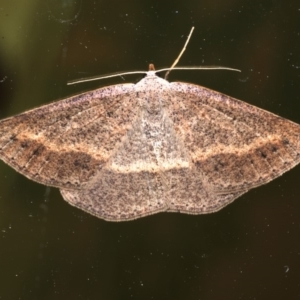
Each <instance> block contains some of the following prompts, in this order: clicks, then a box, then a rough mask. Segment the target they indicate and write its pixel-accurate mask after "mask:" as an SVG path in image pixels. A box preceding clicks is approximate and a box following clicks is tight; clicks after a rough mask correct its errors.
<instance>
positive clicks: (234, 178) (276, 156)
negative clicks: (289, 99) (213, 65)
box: [170, 82, 300, 194]
mask: <svg viewBox="0 0 300 300" xmlns="http://www.w3.org/2000/svg"><path fill="white" fill-rule="evenodd" d="M170 88H171V90H172V93H173V95H175V96H176V100H175V102H174V104H172V105H173V106H176V109H173V112H172V115H174V117H173V122H174V126H175V128H176V130H177V132H178V134H180V135H181V136H182V138H183V140H184V145H185V147H187V149H188V151H189V153H190V156H191V159H192V161H193V164H194V166H195V167H196V168H197V169H198V170H199V171H200V172H201V173H202V174H203V178H205V180H206V181H207V182H208V183H209V185H211V188H212V190H213V191H215V192H216V193H220V194H226V193H231V192H239V191H246V190H249V189H251V188H253V187H256V186H259V185H261V184H264V183H267V182H269V181H271V180H272V179H274V178H276V177H278V176H280V175H281V174H282V173H284V172H286V171H287V170H289V169H291V168H292V167H294V166H295V165H297V164H298V163H299V162H300V142H299V141H300V125H298V124H296V123H293V122H291V121H289V120H286V119H284V118H281V117H279V116H276V115H274V114H272V113H270V112H267V111H265V110H262V109H260V108H257V107H254V106H252V105H250V104H247V103H245V102H242V101H240V100H237V99H234V98H232V97H229V96H226V95H224V94H221V93H219V92H216V91H213V90H210V89H207V88H204V87H201V86H197V85H193V84H187V83H180V82H174V83H170ZM178 108H179V109H180V111H177V112H175V113H174V111H176V110H177V109H178Z"/></svg>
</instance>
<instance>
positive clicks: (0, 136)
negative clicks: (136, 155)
mask: <svg viewBox="0 0 300 300" xmlns="http://www.w3.org/2000/svg"><path fill="white" fill-rule="evenodd" d="M133 86H134V85H133V84H120V85H117V86H109V87H105V88H100V89H97V90H94V91H91V92H88V93H83V94H81V95H77V96H74V97H70V98H67V99H64V100H61V101H58V102H54V103H52V104H49V105H45V106H42V107H40V108H36V109H33V110H30V111H28V112H25V113H22V114H20V115H17V116H14V117H11V118H7V119H4V120H1V121H0V158H1V159H2V160H3V161H5V162H6V163H7V164H8V165H10V166H12V167H13V168H14V169H16V170H17V171H18V172H20V173H21V174H23V175H25V176H26V177H28V178H30V179H32V180H35V181H37V182H40V183H43V184H45V185H50V186H56V187H59V188H75V189H81V188H84V187H85V185H86V184H87V183H88V182H89V181H90V180H91V178H93V176H94V174H95V173H96V171H97V170H99V169H101V168H102V167H103V165H104V164H105V163H106V162H107V160H108V158H109V157H110V155H111V152H112V151H113V149H114V148H115V146H116V145H117V144H118V143H120V141H121V139H122V137H123V136H124V134H125V133H126V132H127V130H128V128H130V126H131V125H132V121H133V119H134V118H135V117H136V112H137V107H138V105H137V103H135V99H136V98H135V97H134V95H132V90H133Z"/></svg>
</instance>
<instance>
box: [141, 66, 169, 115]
mask: <svg viewBox="0 0 300 300" xmlns="http://www.w3.org/2000/svg"><path fill="white" fill-rule="evenodd" d="M135 91H136V94H137V97H138V100H139V103H140V105H141V107H143V108H144V109H145V110H146V111H147V112H148V113H159V112H162V110H163V107H165V106H166V105H167V103H168V98H169V94H170V87H169V82H168V81H166V80H165V79H162V78H160V77H158V76H157V75H156V74H155V72H154V71H149V72H147V73H146V77H145V78H144V79H142V80H141V81H139V82H138V83H137V84H136V85H135Z"/></svg>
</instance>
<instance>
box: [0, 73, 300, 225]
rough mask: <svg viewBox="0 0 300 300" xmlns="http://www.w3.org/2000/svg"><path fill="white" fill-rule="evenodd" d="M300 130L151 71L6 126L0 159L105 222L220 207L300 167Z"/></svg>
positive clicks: (1, 128)
mask: <svg viewBox="0 0 300 300" xmlns="http://www.w3.org/2000/svg"><path fill="white" fill-rule="evenodd" d="M299 141H300V125H297V124H295V123H293V122H291V121H289V120H286V119H283V118H281V117H279V116H276V115H274V114H272V113H269V112H267V111H264V110H262V109H259V108H257V107H254V106H251V105H249V104H247V103H244V102H242V101H239V100H236V99H233V98H231V97H229V96H226V95H223V94H221V93H218V92H215V91H212V90H209V89H206V88H203V87H200V86H196V85H192V84H187V83H179V82H175V83H169V82H167V81H166V80H164V79H161V78H159V77H157V76H156V75H155V72H153V71H150V72H147V74H146V77H145V78H144V79H142V80H141V81H140V82H138V83H137V84H136V85H132V84H125V85H115V86H110V87H106V88H101V89H98V90H95V91H90V92H87V93H84V94H82V95H78V96H74V97H71V98H68V99H65V100H62V101H59V102H55V103H52V104H49V105H46V106H43V107H41V108H37V109H34V110H31V111H28V112H26V113H23V114H21V115H18V116H15V117H11V118H8V119H5V120H2V121H0V157H1V159H2V160H4V161H5V162H6V163H8V164H9V165H11V166H12V167H13V168H15V169H16V170H17V171H19V172H20V173H22V174H24V175H25V176H27V177H28V178H30V179H33V180H35V181H38V182H40V183H43V184H46V185H51V186H56V187H59V188H60V191H61V193H62V196H63V197H64V199H65V200H66V201H67V202H69V203H70V204H71V205H74V206H76V207H78V208H80V209H82V210H84V211H87V212H88V213H91V214H93V215H95V216H97V217H99V218H103V219H106V220H110V221H124V220H132V219H135V218H139V217H143V216H147V215H150V214H153V213H157V212H161V211H173V212H183V213H189V214H205V213H210V212H214V211H217V210H220V209H221V208H223V207H224V206H226V205H228V204H229V203H231V202H232V201H233V200H234V199H236V198H237V197H239V196H240V195H242V194H243V193H245V192H247V191H248V190H249V189H251V188H254V187H256V186H259V185H262V184H265V183H267V182H269V181H271V180H272V179H274V178H276V177H278V176H280V175H281V174H283V173H284V172H286V171H287V170H289V169H291V168H292V167H294V166H295V165H296V164H298V163H299V161H300V142H299Z"/></svg>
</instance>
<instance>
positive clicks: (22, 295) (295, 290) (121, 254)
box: [0, 0, 300, 300]
mask: <svg viewBox="0 0 300 300" xmlns="http://www.w3.org/2000/svg"><path fill="white" fill-rule="evenodd" d="M192 26H195V27H196V29H195V32H194V35H193V36H192V39H191V42H190V44H189V45H188V48H187V51H186V52H185V54H184V56H183V57H182V59H181V61H180V63H179V65H182V66H200V65H222V66H227V67H232V68H238V69H241V70H242V72H241V73H235V72H228V71H174V72H172V73H171V74H170V77H169V80H170V81H175V80H179V81H186V82H191V83H195V84H199V85H203V86H206V87H209V88H211V89H214V90H217V91H220V92H223V93H225V94H228V95H231V96H233V97H235V98H238V99H241V100H244V101H246V102H248V103H251V104H253V105H256V106H259V107H261V108H264V109H266V110H269V111H272V112H274V113H276V114H279V115H281V116H283V117H285V118H288V119H290V120H293V121H294V122H297V123H300V97H299V80H300V55H299V53H300V40H299V39H300V6H299V1H296V0H294V1H286V0H277V1H275V0H273V1H272V0H267V1H265V0H264V1H263V0H252V1H248V0H226V1H221V0H218V1H216V0H203V1H198V0H185V1H176V0H172V1H162V0H160V1H157V0H152V1H150V0H143V1H137V0H136V1H135V0H128V1H114V0H110V1H97V0H77V1H75V0H60V1H59V0H48V1H41V0H40V1H38V0H27V1H17V0H11V1H7V0H0V117H1V118H5V117H8V116H10V115H13V114H16V113H19V112H22V111H25V110H28V109H31V108H33V107H36V106H39V105H42V104H46V103H49V102H51V101H53V100H57V99H61V98H64V97H67V96H70V95H73V94H75V93H79V92H83V91H86V90H89V89H93V88H97V87H99V86H106V85H109V84H117V83H123V82H124V80H125V81H128V82H136V80H138V79H140V78H139V77H136V76H126V77H125V78H113V79H111V80H102V81H100V82H90V83H84V84H79V85H75V86H67V85H66V83H67V81H69V80H72V79H77V78H82V77H90V76H95V75H104V74H107V73H114V72H119V71H127V70H147V68H148V64H149V63H150V62H153V63H155V65H156V67H157V68H161V67H168V66H170V65H171V64H172V63H173V61H174V59H175V58H176V57H177V55H178V53H179V52H180V50H181V48H182V46H183V44H184V42H185V39H186V36H187V35H188V33H189V31H190V29H191V27H192ZM299 181H300V167H299V166H298V167H296V168H295V169H293V170H291V171H290V172H288V173H286V174H285V175H284V176H282V177H280V178H278V179H276V180H274V181H273V182H271V183H269V184H267V185H266V186H263V187H260V188H257V189H254V190H252V191H250V192H249V193H247V194H245V195H244V196H242V197H241V198H239V199H238V200H237V201H235V202H234V203H233V204H231V205H229V206H227V207H226V208H225V209H223V210H221V211H220V212H218V213H214V214H211V215H199V216H189V215H183V214H174V213H173V214H172V213H161V214H157V215H153V216H149V217H146V218H142V219H139V220H136V221H130V222H124V223H110V222H106V221H103V220H100V219H97V218H95V217H93V216H90V215H88V214H86V213H84V212H82V211H80V210H78V209H76V208H73V207H72V206H70V205H68V204H67V203H66V202H65V201H64V200H63V199H62V197H61V195H60V193H59V191H58V190H57V189H55V188H48V187H45V186H43V185H39V184H37V183H35V182H32V181H30V180H28V179H26V178H25V177H23V176H22V175H20V174H18V173H16V172H15V171H14V170H12V169H11V168H10V167H8V166H6V165H5V164H4V163H2V162H0V299H10V300H14V299H22V300H27V299H30V300H35V299H46V300H48V299H49V300H50V299H55V300H57V299H58V300H60V299H64V300H65V299H74V300H76V299H85V300H88V299H91V300H93V299H144V300H145V299H187V300H190V299H191V300H199V299H231V300H235V299H273V300H276V299H300V184H299Z"/></svg>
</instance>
